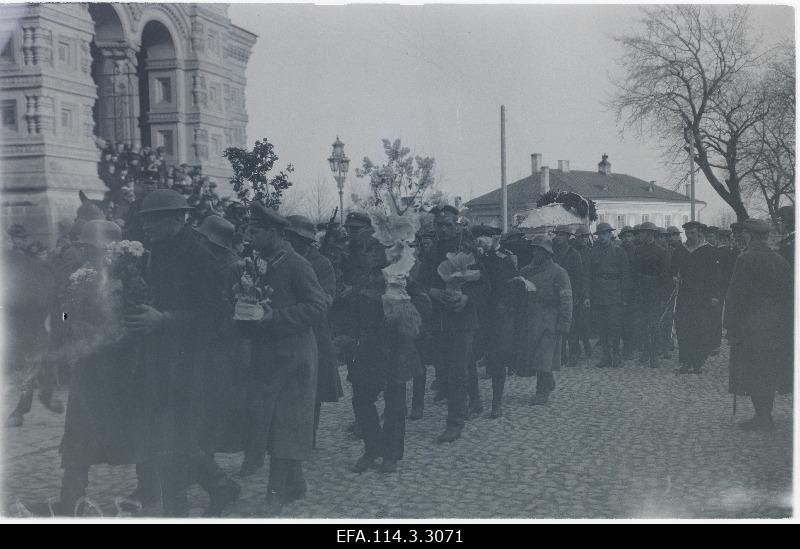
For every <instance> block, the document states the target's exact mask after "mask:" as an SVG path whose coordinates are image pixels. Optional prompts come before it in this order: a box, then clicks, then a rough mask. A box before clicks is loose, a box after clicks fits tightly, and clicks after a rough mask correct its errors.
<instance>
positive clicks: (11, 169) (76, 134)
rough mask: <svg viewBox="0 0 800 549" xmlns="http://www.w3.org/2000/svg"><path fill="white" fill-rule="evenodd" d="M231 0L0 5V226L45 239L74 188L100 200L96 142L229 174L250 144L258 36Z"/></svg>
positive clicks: (69, 212)
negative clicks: (234, 17)
mask: <svg viewBox="0 0 800 549" xmlns="http://www.w3.org/2000/svg"><path fill="white" fill-rule="evenodd" d="M227 12H228V6H227V4H134V3H129V4H96V3H92V4H55V3H53V4H7V5H5V6H4V7H3V9H2V11H0V106H1V107H2V128H0V175H1V176H2V187H0V199H1V200H2V204H1V205H2V218H3V221H2V225H3V228H4V229H5V228H6V227H8V226H9V225H11V224H12V223H21V224H22V225H23V226H24V227H25V228H26V229H27V231H28V233H29V234H31V235H32V236H33V237H35V238H36V239H37V240H41V241H42V242H49V243H52V242H53V240H54V239H55V236H56V234H57V230H56V228H57V224H58V222H59V221H61V220H65V219H67V220H71V219H72V218H74V215H75V210H76V209H77V207H78V205H79V198H78V191H79V190H83V191H85V192H86V194H87V195H89V196H90V197H91V198H100V197H101V195H102V193H103V191H104V190H105V187H104V185H103V183H102V182H101V181H100V179H99V177H98V174H97V164H98V160H99V158H100V144H101V143H102V142H103V141H105V142H109V141H110V142H115V143H127V144H129V145H132V146H149V147H153V148H156V147H163V151H164V154H165V157H166V160H167V161H168V162H169V163H171V164H174V165H180V164H184V163H185V164H189V165H191V166H198V165H200V166H202V168H203V173H204V174H206V175H209V176H211V177H215V178H220V179H225V178H227V177H229V176H230V166H229V164H228V162H227V160H226V159H225V158H223V157H222V152H223V151H224V150H225V149H226V148H227V147H244V146H245V145H246V133H245V129H246V126H247V112H246V109H245V86H246V80H245V69H246V67H247V62H248V59H249V57H250V52H251V49H252V47H253V45H254V44H255V42H256V35H254V34H252V33H251V32H248V31H246V30H244V29H241V28H239V27H237V26H235V25H233V24H231V21H230V18H229V17H228V14H227Z"/></svg>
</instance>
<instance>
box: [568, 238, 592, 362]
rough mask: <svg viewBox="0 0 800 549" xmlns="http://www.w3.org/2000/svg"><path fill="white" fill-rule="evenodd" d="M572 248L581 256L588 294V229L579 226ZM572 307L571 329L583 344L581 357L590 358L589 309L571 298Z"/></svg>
mask: <svg viewBox="0 0 800 549" xmlns="http://www.w3.org/2000/svg"><path fill="white" fill-rule="evenodd" d="M572 246H573V247H574V248H575V251H577V252H578V253H579V254H580V256H581V263H582V264H583V271H584V276H585V277H586V286H585V290H584V291H585V293H586V294H588V293H589V288H590V287H591V273H590V272H589V269H590V265H591V262H590V261H589V256H590V255H591V252H592V233H591V231H590V230H589V227H587V226H586V225H581V226H580V227H578V228H577V229H576V230H575V238H574V239H573V241H572ZM572 301H573V306H572V313H573V318H572V325H573V329H574V330H575V331H576V332H577V335H578V339H580V341H581V342H582V343H583V356H584V357H586V358H591V356H592V342H591V338H590V336H591V334H590V331H591V330H590V328H591V315H590V314H589V307H587V306H586V300H585V299H582V300H580V301H578V300H577V299H575V298H574V296H573V300H572Z"/></svg>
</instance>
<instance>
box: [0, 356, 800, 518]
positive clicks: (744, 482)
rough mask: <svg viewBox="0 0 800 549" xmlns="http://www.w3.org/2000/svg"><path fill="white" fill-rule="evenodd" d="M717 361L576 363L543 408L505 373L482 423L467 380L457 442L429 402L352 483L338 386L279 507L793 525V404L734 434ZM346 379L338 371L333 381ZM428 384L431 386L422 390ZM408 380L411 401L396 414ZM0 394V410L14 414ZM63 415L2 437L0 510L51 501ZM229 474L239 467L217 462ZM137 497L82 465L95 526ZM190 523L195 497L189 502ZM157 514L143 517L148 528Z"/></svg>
mask: <svg viewBox="0 0 800 549" xmlns="http://www.w3.org/2000/svg"><path fill="white" fill-rule="evenodd" d="M727 363H728V357H727V349H726V348H724V347H723V349H722V352H721V353H720V355H719V356H717V357H714V358H711V359H710V360H709V362H708V363H707V365H706V367H705V369H704V371H703V373H702V374H700V375H683V376H676V375H675V374H674V370H675V369H676V368H677V364H676V363H675V361H674V360H671V361H667V360H662V361H661V368H660V369H658V370H652V369H650V368H646V367H642V366H639V365H638V364H636V363H635V362H627V363H626V364H625V367H623V368H621V369H616V370H608V369H603V370H600V369H597V368H594V367H593V366H592V361H590V360H588V359H586V360H581V362H580V364H579V366H578V367H576V368H567V369H563V370H562V371H561V372H560V373H558V374H557V384H558V388H557V389H556V392H555V393H554V394H553V398H552V399H551V401H550V403H549V404H547V405H546V406H541V407H532V406H530V405H529V402H530V399H531V397H532V395H533V388H534V384H535V378H519V377H511V378H509V381H508V383H507V388H506V404H505V407H504V411H505V415H504V417H503V418H501V419H498V420H491V419H489V418H488V417H487V416H488V411H489V406H488V404H489V400H490V398H491V385H490V384H491V382H490V381H489V380H481V382H480V383H481V393H482V396H483V398H484V405H485V407H486V412H485V413H484V415H483V416H482V417H479V418H475V419H472V420H471V421H469V422H468V424H467V426H466V427H465V429H464V432H463V435H462V438H461V439H460V440H458V441H457V442H455V443H453V444H444V445H439V444H436V442H435V438H436V436H437V435H438V434H439V433H440V432H441V431H442V430H443V428H444V418H445V412H446V407H445V406H444V405H442V404H435V403H433V401H432V398H431V397H432V395H431V394H430V393H429V394H428V395H427V396H428V398H427V400H426V408H425V417H424V418H423V419H422V420H420V421H410V422H408V425H407V434H406V451H405V457H404V459H403V461H402V462H400V467H399V468H398V471H397V472H396V473H392V474H380V473H378V472H377V471H369V472H366V473H363V474H360V475H359V474H356V473H353V472H351V470H350V467H351V466H352V464H353V463H354V462H355V460H356V459H357V458H358V457H359V456H360V454H361V450H362V444H361V442H360V441H357V440H354V439H353V438H352V437H351V435H349V434H348V433H347V432H346V430H345V427H346V426H347V425H348V424H349V423H350V422H351V421H352V408H351V404H350V394H349V385H348V384H345V386H346V387H345V390H346V392H347V394H346V395H345V397H344V398H343V399H342V400H340V401H339V402H338V403H335V404H324V405H323V410H322V420H321V425H320V432H319V440H318V449H317V450H316V451H315V455H314V458H313V460H312V461H311V462H309V463H307V464H306V465H305V470H306V478H307V480H308V484H309V491H308V495H307V496H306V498H305V499H304V500H302V501H298V502H294V503H292V504H290V505H287V506H286V507H284V516H286V517H297V518H366V519H373V518H376V517H377V518H401V519H402V518H437V517H441V518H623V517H625V518H655V517H674V518H713V517H721V518H744V517H773V518H777V517H786V516H790V515H791V513H792V507H791V489H792V406H793V400H792V397H791V396H779V397H777V399H776V405H775V413H774V416H775V420H776V425H777V428H776V430H775V431H773V432H771V433H745V432H741V431H739V430H738V429H737V428H736V423H737V422H739V421H742V420H744V419H746V418H748V417H749V416H750V415H751V414H752V406H751V404H750V401H749V399H742V398H740V399H739V404H738V406H739V411H738V412H737V416H736V417H733V416H732V413H731V412H732V397H731V396H730V395H729V394H728V392H727ZM343 373H344V372H343ZM432 377H433V376H432V375H431V376H429V378H432ZM410 389H411V387H410V384H409V402H410ZM13 396H14V395H13V393H10V392H9V391H6V397H7V398H6V399H5V408H7V409H8V410H5V412H6V413H8V411H10V406H11V405H13ZM62 429H63V416H55V415H53V414H51V413H50V412H48V411H47V410H45V409H43V408H42V406H41V405H40V404H39V403H38V402H35V404H34V410H33V412H32V413H31V414H29V415H28V416H27V417H26V421H25V425H24V426H23V427H22V428H16V429H8V430H6V433H5V443H6V444H5V451H4V454H3V463H2V466H3V481H4V502H5V505H4V509H5V511H4V514H5V515H11V516H14V515H15V514H16V513H17V512H18V507H16V505H15V504H16V503H17V502H22V503H23V504H27V503H30V502H34V501H44V500H46V499H47V498H56V497H57V496H58V492H59V486H60V473H61V471H60V469H59V457H58V444H59V440H60V437H61V433H62ZM218 461H219V462H220V464H221V465H222V467H223V468H224V469H226V470H227V471H229V472H230V473H231V474H234V473H235V472H236V471H237V470H238V467H239V465H240V463H241V455H220V456H218ZM134 486H135V474H134V470H133V466H118V467H110V466H95V467H93V468H92V472H91V475H90V486H89V497H90V498H91V499H92V501H94V502H96V503H97V504H98V505H99V507H100V509H101V510H102V513H103V514H104V515H105V516H109V515H115V513H116V511H115V505H114V498H115V496H124V495H126V494H128V493H130V492H131V491H132V490H133V488H134ZM242 487H243V490H242V496H241V498H240V499H239V501H237V502H236V503H235V504H233V505H232V506H231V507H230V509H229V512H228V514H227V516H229V517H257V516H259V512H260V511H261V510H262V509H263V504H262V502H263V498H264V494H265V493H266V471H263V470H262V471H261V472H260V473H259V474H258V475H256V477H255V478H253V477H251V478H248V479H245V480H243V482H242ZM190 502H191V504H192V512H191V515H192V516H200V515H201V514H202V511H203V508H204V507H205V505H206V502H207V498H206V496H205V493H204V492H203V491H202V490H200V489H199V488H197V487H193V488H192V490H191V491H190ZM159 512H160V506H159V505H156V506H153V507H152V508H146V509H144V511H143V514H145V515H149V516H158V514H159Z"/></svg>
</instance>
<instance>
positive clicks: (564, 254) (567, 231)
mask: <svg viewBox="0 0 800 549" xmlns="http://www.w3.org/2000/svg"><path fill="white" fill-rule="evenodd" d="M552 234H553V235H554V238H553V242H552V247H553V261H555V262H556V264H557V265H559V266H561V267H563V268H564V269H565V270H566V271H567V274H569V283H570V286H571V287H572V297H573V299H572V304H573V307H574V309H573V311H572V318H573V319H574V318H576V317H577V316H578V314H579V313H578V311H577V309H579V308H582V307H583V304H584V302H585V301H586V300H587V299H588V298H589V276H588V269H587V268H585V267H584V265H583V261H582V260H581V256H580V254H579V253H578V252H577V251H575V250H574V249H573V248H572V246H570V238H572V237H573V236H574V234H575V233H574V232H573V230H572V229H571V228H570V227H569V225H558V226H557V227H556V228H555V229H553V231H552ZM561 343H562V349H561V356H562V357H566V358H567V366H573V367H574V366H577V365H578V356H579V355H580V344H579V343H578V332H577V330H576V329H575V326H574V323H573V324H572V325H571V326H570V332H569V337H567V338H564V340H562V342H561ZM567 343H569V353H567Z"/></svg>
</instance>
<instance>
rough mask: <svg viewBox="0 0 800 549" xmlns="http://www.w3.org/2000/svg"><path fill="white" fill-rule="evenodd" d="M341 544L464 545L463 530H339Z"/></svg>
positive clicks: (337, 533)
mask: <svg viewBox="0 0 800 549" xmlns="http://www.w3.org/2000/svg"><path fill="white" fill-rule="evenodd" d="M336 541H337V542H340V543H463V541H462V539H461V530H414V529H410V528H409V529H397V530H357V529H354V530H337V531H336Z"/></svg>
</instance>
